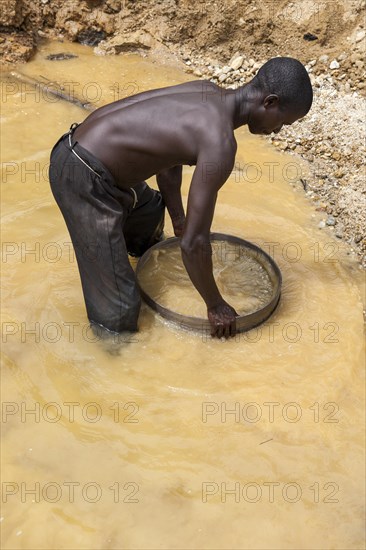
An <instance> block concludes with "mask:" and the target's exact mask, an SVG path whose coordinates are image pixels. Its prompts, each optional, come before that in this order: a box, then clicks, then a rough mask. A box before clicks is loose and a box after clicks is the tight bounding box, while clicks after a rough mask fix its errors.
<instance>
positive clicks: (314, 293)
mask: <svg viewBox="0 0 366 550" xmlns="http://www.w3.org/2000/svg"><path fill="white" fill-rule="evenodd" d="M60 52H69V53H76V54H77V55H78V57H77V58H74V59H69V60H67V61H66V60H65V61H53V62H52V61H49V60H46V56H47V55H48V54H51V53H52V54H55V53H60ZM17 70H21V71H22V72H24V73H26V74H27V75H29V76H33V77H37V78H38V77H39V75H41V77H43V78H46V79H50V80H57V81H58V82H63V83H64V85H65V86H66V85H67V86H73V87H74V90H75V92H76V93H78V95H79V96H80V95H82V96H84V97H85V98H86V99H87V100H88V101H94V102H96V103H98V104H99V105H102V104H104V103H107V102H109V101H113V100H114V99H117V98H118V97H124V96H125V95H128V94H131V93H136V92H138V91H141V90H145V89H149V88H154V87H160V86H165V85H169V84H172V83H178V82H183V81H185V80H189V79H190V77H189V76H188V75H186V74H184V73H182V72H180V71H178V70H176V69H175V68H171V67H167V66H160V65H159V64H158V63H154V62H152V61H151V60H150V61H148V60H147V59H141V58H140V57H137V56H133V55H124V56H117V57H95V56H93V54H92V51H91V49H90V48H88V47H83V46H78V45H75V44H71V45H69V44H66V43H65V44H63V43H56V42H55V43H50V44H46V45H44V46H43V47H42V48H41V49H40V51H39V53H38V54H37V56H36V57H35V59H34V60H33V61H32V62H31V63H29V64H27V65H26V66H22V67H17ZM67 83H69V84H67ZM2 92H3V94H2V101H1V106H2V129H3V130H2V138H3V142H2V160H3V163H4V164H3V166H2V170H3V172H2V176H3V179H2V184H1V189H2V240H3V243H2V252H3V255H2V298H3V314H2V367H1V369H2V370H1V375H2V399H3V404H2V413H3V414H2V444H3V452H2V501H3V502H2V513H1V522H2V523H1V526H2V547H3V548H7V549H15V548H17V549H19V548H21V549H31V548H32V549H33V548H37V549H46V548H55V549H56V548H57V549H59V548H64V549H71V548H80V549H100V548H103V549H104V548H114V549H117V548H118V549H119V548H131V549H132V548H134V549H156V548H163V549H172V548H177V549H178V548H179V549H183V548H184V549H194V548H200V549H203V548H205V549H229V548H230V549H244V548H248V549H249V548H250V549H281V550H282V549H285V548H286V549H294V548H296V549H300V548H301V549H345V548H347V549H351V548H352V549H353V548H357V549H358V548H363V538H364V531H363V487H364V467H363V460H364V436H363V434H364V392H363V388H364V383H363V374H362V366H363V363H362V361H363V351H364V350H363V326H362V303H361V290H362V288H361V277H360V271H359V269H358V266H357V263H356V262H355V260H354V259H353V258H352V255H351V254H350V251H349V250H347V248H345V247H344V246H343V245H342V244H341V243H340V241H337V240H336V239H334V238H333V236H332V235H331V232H330V231H327V232H326V231H322V230H320V229H318V227H317V222H318V218H317V214H316V213H314V212H313V210H312V208H311V206H310V205H309V204H308V202H307V201H306V199H305V198H304V195H303V191H302V189H301V188H300V184H299V182H298V171H299V169H301V165H300V164H299V163H298V161H297V160H296V159H295V157H292V156H285V155H281V154H279V153H278V152H277V151H273V149H271V148H270V147H269V145H268V144H267V143H265V142H264V140H262V139H261V138H260V137H256V136H252V135H250V134H249V133H248V132H247V131H246V129H245V128H244V129H240V130H238V131H237V132H236V136H237V139H238V144H239V152H238V157H237V164H236V166H235V169H234V171H233V174H232V176H231V177H230V179H229V180H228V182H227V183H226V184H225V186H224V187H223V188H222V189H221V190H220V193H219V199H218V204H217V208H216V214H215V218H214V223H213V230H214V231H218V232H222V233H229V234H233V235H237V236H239V237H242V238H244V239H246V240H249V241H252V242H254V243H255V244H257V245H259V246H261V247H262V248H263V249H264V250H266V252H268V253H270V254H271V255H272V257H273V258H274V259H275V261H276V262H277V264H278V265H279V267H280V269H281V271H282V275H283V290H282V297H281V302H280V304H279V307H278V308H277V310H276V312H275V314H274V315H273V316H272V317H271V318H270V319H269V320H268V321H267V322H266V323H265V324H264V325H262V326H261V327H258V328H257V329H255V330H253V331H250V332H249V333H247V334H242V335H240V337H238V338H236V339H233V340H231V341H228V342H221V341H216V340H211V339H210V338H204V337H202V336H200V335H197V334H194V333H190V332H187V331H181V330H179V329H178V328H177V327H175V326H171V325H170V324H169V323H167V322H165V321H163V320H162V319H161V318H159V317H158V316H157V315H156V314H154V313H153V312H152V311H151V310H150V309H149V308H148V307H147V306H143V308H142V311H141V315H140V321H139V324H140V331H139V332H138V333H137V334H136V335H134V336H132V337H131V336H130V337H127V336H125V337H124V340H123V341H120V342H117V343H115V344H116V345H114V346H113V347H112V346H109V345H107V344H106V343H105V342H102V341H100V340H96V339H95V336H94V335H93V334H92V333H91V332H90V331H89V330H88V323H87V319H86V315H85V307H84V302H83V297H82V291H81V284H80V280H79V275H78V270H77V265H76V261H75V258H74V256H73V250H72V247H71V243H70V238H69V235H68V233H67V230H66V226H65V224H64V221H63V219H62V216H61V213H60V212H59V210H58V208H57V205H56V204H55V202H54V199H53V196H52V194H51V191H50V188H49V184H48V180H47V168H48V159H49V153H50V149H51V148H52V146H53V144H54V143H55V141H56V140H57V139H58V137H59V136H60V135H61V134H62V133H64V132H65V131H67V130H68V128H69V126H70V124H71V123H72V122H74V121H79V122H80V121H81V120H83V118H84V117H85V116H86V115H87V112H86V111H83V110H81V109H80V108H78V107H76V106H73V105H71V104H68V103H66V102H64V101H61V100H57V99H56V100H55V98H51V97H48V96H47V94H46V95H44V94H41V93H34V90H32V88H30V87H27V88H23V89H22V88H21V86H20V84H19V83H16V82H13V83H11V82H10V81H9V80H6V79H5V80H4V81H3V83H2ZM299 131H300V126H299ZM192 170H193V168H189V167H187V168H185V170H184V185H183V196H184V200H186V197H187V191H188V186H189V181H190V176H191V174H192ZM151 184H152V185H154V186H155V182H154V181H153V180H151ZM292 184H293V185H292ZM166 233H167V235H168V236H169V235H170V236H171V235H172V229H171V224H170V222H169V220H167V224H166Z"/></svg>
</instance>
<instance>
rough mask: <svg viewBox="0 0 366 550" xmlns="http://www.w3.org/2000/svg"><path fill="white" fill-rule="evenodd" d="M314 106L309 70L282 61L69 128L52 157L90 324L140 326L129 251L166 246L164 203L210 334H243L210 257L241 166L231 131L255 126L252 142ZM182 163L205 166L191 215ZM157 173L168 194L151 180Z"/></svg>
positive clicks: (119, 105)
mask: <svg viewBox="0 0 366 550" xmlns="http://www.w3.org/2000/svg"><path fill="white" fill-rule="evenodd" d="M312 99H313V93H312V87H311V83H310V79H309V76H308V74H307V72H306V70H305V68H304V66H303V65H302V64H301V63H300V62H299V61H297V60H296V59H293V58H288V57H277V58H274V59H271V60H269V61H268V62H267V63H265V64H264V65H263V66H262V67H261V69H260V70H259V71H258V73H257V74H256V76H255V77H254V78H253V79H252V80H251V81H250V82H249V83H248V84H246V85H244V86H242V87H240V88H238V89H237V90H225V89H223V88H220V87H219V86H217V85H216V84H213V83H212V82H210V81H207V80H198V81H193V82H188V83H185V84H179V85H177V86H171V87H167V88H162V89H158V90H151V91H148V92H143V93H140V94H137V95H135V96H132V97H128V98H126V99H123V100H120V101H116V102H113V103H111V104H109V105H106V106H104V107H101V108H99V109H97V110H96V111H94V112H93V113H92V114H91V115H89V116H88V117H87V118H86V119H85V120H84V122H83V123H81V124H80V125H72V127H71V129H70V132H69V133H66V134H64V135H63V136H62V137H61V138H60V139H59V141H58V142H57V144H56V145H55V146H54V148H53V150H52V153H51V168H50V183H51V189H52V192H53V194H54V197H55V199H56V201H57V203H58V205H59V207H60V209H61V212H62V214H63V216H64V218H65V222H66V224H67V227H68V229H69V232H70V236H71V239H72V242H73V245H74V249H75V253H76V257H77V262H78V267H79V272H80V277H81V282H82V287H83V292H84V299H85V303H86V309H87V313H88V318H89V320H90V321H91V323H92V325H93V324H97V325H99V326H102V327H104V328H106V329H108V330H110V331H113V332H117V333H119V332H122V331H124V330H130V331H135V330H137V319H138V314H139V310H140V296H139V293H138V289H137V286H136V280H135V276H134V273H133V270H132V268H131V266H130V264H129V262H128V253H130V254H132V255H137V256H138V255H141V254H142V253H143V252H144V251H145V250H146V249H147V248H148V247H149V246H151V245H152V244H154V243H155V242H157V241H158V240H159V239H160V238H161V234H162V229H163V225H164V205H165V206H166V208H167V210H168V213H169V215H170V217H171V220H172V223H173V228H174V233H175V235H176V236H178V237H180V238H181V240H180V245H181V251H182V258H183V262H184V265H185V267H186V269H187V272H188V274H189V277H190V278H191V280H192V283H193V284H194V286H195V287H196V289H197V290H198V292H199V293H200V295H201V296H202V298H203V300H204V301H205V303H206V305H207V315H208V319H209V321H210V324H211V327H212V330H211V334H212V336H217V337H219V338H220V337H222V336H224V337H225V338H228V337H230V336H234V335H235V334H236V321H235V317H236V316H237V313H236V311H235V310H234V308H233V307H232V306H231V305H229V304H228V303H226V302H225V301H224V299H223V298H222V296H221V295H220V292H219V290H218V288H217V286H216V283H215V280H214V277H213V273H212V259H211V256H210V254H207V250H209V249H210V248H209V247H210V228H211V223H212V219H213V215H214V210H215V203H216V199H217V193H218V191H219V189H220V188H221V187H222V185H223V184H224V183H225V181H226V180H227V178H228V177H229V175H230V173H231V170H232V168H233V166H234V162H235V154H236V149H237V144H236V141H235V137H234V130H235V129H236V128H239V127H240V126H243V125H245V124H247V125H248V128H249V131H250V132H251V133H252V134H270V133H271V132H275V133H278V132H279V131H280V129H281V128H282V126H283V125H284V124H292V123H294V122H295V121H296V120H298V119H299V118H302V117H303V116H305V115H306V113H307V112H308V111H309V109H310V107H311V104H312ZM183 165H195V167H196V168H195V170H194V174H193V177H192V181H191V185H190V189H189V195H188V204H187V213H186V215H185V213H184V209H183V204H182V198H181V192H180V188H181V182H182V166H183ZM153 175H156V179H157V184H158V187H159V190H160V192H159V191H154V190H152V189H150V188H149V187H148V186H147V185H146V183H145V181H144V180H145V179H147V178H149V177H151V176H153ZM203 250H204V251H205V252H206V253H202V251H203Z"/></svg>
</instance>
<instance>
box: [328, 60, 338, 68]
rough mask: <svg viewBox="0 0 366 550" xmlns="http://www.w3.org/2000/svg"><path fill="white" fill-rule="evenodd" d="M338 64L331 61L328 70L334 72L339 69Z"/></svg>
mask: <svg viewBox="0 0 366 550" xmlns="http://www.w3.org/2000/svg"><path fill="white" fill-rule="evenodd" d="M339 66H340V65H339V63H338V61H337V60H336V59H333V61H331V63H330V65H329V68H330V69H331V70H334V69H339Z"/></svg>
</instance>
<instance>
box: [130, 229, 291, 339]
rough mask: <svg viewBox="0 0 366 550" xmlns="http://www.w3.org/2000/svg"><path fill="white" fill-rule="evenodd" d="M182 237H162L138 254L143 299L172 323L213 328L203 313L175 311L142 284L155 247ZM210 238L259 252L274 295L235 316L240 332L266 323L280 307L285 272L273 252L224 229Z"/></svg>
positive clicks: (207, 330) (137, 276) (205, 328)
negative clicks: (142, 277) (191, 314)
mask: <svg viewBox="0 0 366 550" xmlns="http://www.w3.org/2000/svg"><path fill="white" fill-rule="evenodd" d="M179 240H180V239H179V238H178V237H171V238H169V239H166V240H164V241H160V242H158V243H157V244H155V245H153V246H152V247H151V248H149V249H148V250H147V251H146V252H145V253H144V254H143V255H142V256H141V258H139V260H138V262H137V265H136V279H137V284H138V287H139V290H140V293H141V296H142V298H143V300H144V301H145V302H146V303H147V305H148V306H150V307H151V309H153V310H154V311H156V312H157V313H159V315H161V317H163V318H164V319H167V320H168V321H172V322H173V323H176V324H178V325H179V326H180V327H183V328H187V329H191V330H192V329H193V330H198V331H205V332H210V330H211V326H210V323H209V321H208V319H203V318H202V317H191V316H189V315H183V314H182V313H176V312H175V311H172V310H170V309H168V308H166V307H164V306H162V305H161V304H159V303H157V302H155V300H154V299H153V298H151V296H149V295H148V294H147V293H146V292H145V291H144V289H143V288H142V286H141V285H140V281H139V273H140V271H141V269H142V268H143V267H144V265H145V264H146V263H147V262H148V260H149V259H150V257H151V255H152V253H153V251H154V250H157V249H162V248H172V247H173V246H175V244H176V243H177V242H178V241H179ZM210 241H226V242H229V243H234V244H239V245H241V246H243V247H244V248H247V249H250V250H251V251H253V252H255V253H256V256H257V258H256V259H257V260H258V258H260V259H261V260H262V261H261V262H260V263H261V265H262V267H264V269H266V271H267V273H268V275H269V276H270V278H271V281H272V284H273V293H272V298H271V300H270V301H269V302H268V303H267V304H266V305H265V306H263V307H262V308H261V309H258V310H257V311H254V312H252V313H249V314H248V315H239V316H238V317H237V318H236V330H237V332H245V331H248V330H251V329H253V328H255V327H256V326H258V325H260V324H262V323H264V322H265V321H266V320H267V319H268V318H269V317H270V316H271V315H272V313H273V312H274V311H275V309H276V308H277V306H278V303H279V301H280V297H281V287H282V274H281V271H280V269H279V267H278V265H277V264H276V262H275V261H274V260H273V258H271V256H269V254H267V252H265V251H264V250H262V249H261V248H260V247H259V246H257V245H255V244H253V243H251V242H250V241H246V240H244V239H242V238H240V237H236V236H234V235H227V234H225V233H211V234H210ZM258 261H259V260H258Z"/></svg>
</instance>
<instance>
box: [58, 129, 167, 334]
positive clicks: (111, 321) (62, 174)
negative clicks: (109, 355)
mask: <svg viewBox="0 0 366 550" xmlns="http://www.w3.org/2000/svg"><path fill="white" fill-rule="evenodd" d="M76 126H77V124H73V125H72V126H71V128H70V132H68V133H66V134H64V135H63V136H61V138H60V139H59V140H58V142H57V143H56V144H55V146H54V147H53V149H52V152H51V159H50V160H51V163H50V172H49V179H50V186H51V190H52V193H53V196H54V198H55V200H56V203H57V204H58V206H59V208H60V210H61V213H62V215H63V217H64V220H65V223H66V226H67V228H68V231H69V234H70V237H71V241H72V244H73V247H74V250H75V256H76V260H77V264H78V268H79V273H80V279H81V285H82V289H83V295H84V300H85V306H86V311H87V315H88V319H89V321H90V322H91V325H92V326H93V325H94V326H95V325H97V326H101V327H102V328H103V329H107V331H113V332H117V333H120V332H123V331H135V330H137V320H138V316H139V311H140V305H141V299H140V294H139V290H138V286H137V283H136V277H135V273H134V271H133V269H132V267H131V265H130V262H129V259H128V254H130V255H132V256H141V255H142V254H143V253H144V252H145V251H146V250H147V249H148V248H149V247H150V246H152V245H153V244H155V243H156V242H158V241H159V240H161V238H162V232H163V228H164V212H165V206H164V202H163V199H162V196H161V194H160V192H159V191H155V190H153V189H151V188H150V187H149V186H148V185H147V184H146V182H141V183H139V184H137V185H134V186H133V187H131V188H128V189H122V188H120V187H118V186H117V184H116V182H115V180H114V178H113V176H112V175H111V173H110V172H109V171H108V170H107V168H106V167H105V166H104V165H103V164H102V163H101V162H100V161H99V160H98V159H97V158H96V157H95V156H94V155H92V154H91V153H90V152H89V151H87V150H86V149H84V148H83V147H82V146H81V145H80V144H79V143H78V142H75V141H74V140H73V137H72V134H73V130H74V129H75V127H76Z"/></svg>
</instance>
